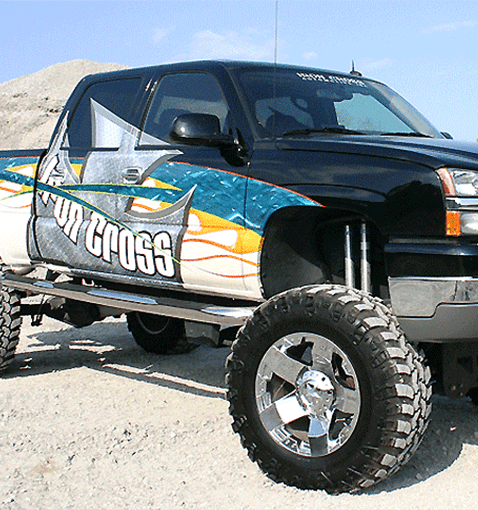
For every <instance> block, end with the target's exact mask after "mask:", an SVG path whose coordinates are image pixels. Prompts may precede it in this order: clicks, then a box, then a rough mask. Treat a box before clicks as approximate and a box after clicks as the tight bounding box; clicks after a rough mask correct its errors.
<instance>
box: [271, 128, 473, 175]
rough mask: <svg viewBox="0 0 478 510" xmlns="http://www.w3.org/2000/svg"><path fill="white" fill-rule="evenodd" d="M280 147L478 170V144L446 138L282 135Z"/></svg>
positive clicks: (437, 166)
mask: <svg viewBox="0 0 478 510" xmlns="http://www.w3.org/2000/svg"><path fill="white" fill-rule="evenodd" d="M278 147H279V148H280V149H282V150H288V151H319V152H332V153H333V152H336V153H341V154H344V153H347V154H355V155H361V156H375V157H383V158H389V159H397V160H402V161H408V162H411V163H417V164H420V165H425V166H428V167H430V168H433V169H437V168H440V167H442V166H450V167H458V168H469V169H477V170H478V143H473V142H458V141H455V140H448V139H444V138H443V139H442V138H405V137H391V136H387V137H384V136H350V135H346V136H344V135H341V136H335V135H334V136H327V137H325V136H313V135H310V136H308V137H307V138H306V137H304V136H298V137H293V138H292V137H291V138H282V139H280V140H278Z"/></svg>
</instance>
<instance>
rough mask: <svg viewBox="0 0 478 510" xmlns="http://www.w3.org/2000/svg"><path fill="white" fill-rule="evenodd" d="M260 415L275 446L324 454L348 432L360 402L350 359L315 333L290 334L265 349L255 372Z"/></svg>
mask: <svg viewBox="0 0 478 510" xmlns="http://www.w3.org/2000/svg"><path fill="white" fill-rule="evenodd" d="M255 400H256V405H257V410H258V413H259V417H260V420H261V422H262V424H263V426H264V428H265V430H266V431H267V433H268V434H269V435H270V437H271V438H272V439H273V440H274V441H275V442H276V443H278V444H279V445H280V446H282V447H283V448H285V449H286V450H289V451H291V452H293V453H296V454H298V455H302V456H305V457H323V456H325V455H328V454H330V453H332V452H334V451H336V450H337V449H339V448H340V447H341V446H342V445H344V444H345V443H346V442H347V441H348V440H349V439H350V437H351V435H352V434H353V431H354V430H355V427H356V425H357V422H358V418H359V414H360V406H361V397H360V386H359V381H358V377H357V374H356V372H355V369H354V367H353V365H352V362H351V360H350V359H349V357H348V356H347V355H346V354H345V352H344V351H343V350H342V349H340V348H339V347H338V346H337V345H336V344H335V343H333V342H332V341H330V340H329V339H328V338H326V337H324V336H321V335H317V334H315V333H294V334H291V335H287V336H284V337H282V338H281V339H279V340H278V341H276V342H275V343H274V344H273V345H272V346H271V347H269V349H268V350H267V351H266V353H265V355H264V357H263V358H262V360H261V362H260V364H259V367H258V370H257V375H256V382H255Z"/></svg>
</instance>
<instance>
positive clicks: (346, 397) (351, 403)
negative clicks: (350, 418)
mask: <svg viewBox="0 0 478 510" xmlns="http://www.w3.org/2000/svg"><path fill="white" fill-rule="evenodd" d="M335 407H336V409H338V410H339V411H342V412H343V413H346V414H358V412H359V411H360V392H359V391H357V390H354V389H351V388H346V387H345V386H339V387H338V388H337V400H336V405H335Z"/></svg>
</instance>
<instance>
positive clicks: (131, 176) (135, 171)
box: [121, 168, 141, 184]
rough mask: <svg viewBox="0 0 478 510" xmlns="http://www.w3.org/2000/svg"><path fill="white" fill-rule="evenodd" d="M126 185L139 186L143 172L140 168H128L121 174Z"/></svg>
mask: <svg viewBox="0 0 478 510" xmlns="http://www.w3.org/2000/svg"><path fill="white" fill-rule="evenodd" d="M121 176H122V177H123V183H124V184H137V183H138V181H139V178H140V177H141V171H140V169H139V168H126V170H123V171H122V172H121Z"/></svg>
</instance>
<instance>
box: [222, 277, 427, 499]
mask: <svg viewBox="0 0 478 510" xmlns="http://www.w3.org/2000/svg"><path fill="white" fill-rule="evenodd" d="M226 370H227V374H226V382H227V385H228V400H229V403H230V407H229V410H230V413H231V415H232V418H233V429H234V431H235V432H237V433H238V434H239V435H240V437H241V442H242V444H243V446H244V447H245V448H246V449H247V451H248V453H249V456H250V458H251V459H252V460H253V461H255V462H257V463H258V465H259V466H260V468H261V469H262V470H263V471H264V472H265V473H266V474H267V475H268V476H269V477H270V478H272V479H273V480H275V481H277V482H284V483H286V484H288V485H294V486H297V487H300V488H310V489H325V490H326V491H327V492H329V493H340V492H357V491H360V490H361V489H363V488H366V487H370V486H372V485H373V484H375V483H377V482H379V481H380V480H382V479H384V478H385V477H386V476H388V475H389V474H391V473H393V472H395V471H397V470H398V468H399V467H400V466H401V465H403V464H404V463H405V462H407V460H408V459H409V457H410V456H411V455H412V454H413V452H414V451H415V450H416V449H417V447H418V445H419V444H420V441H421V438H422V435H423V433H424V432H425V429H426V427H427V424H428V418H429V414H430V397H431V386H430V371H429V369H428V368H427V367H425V366H424V365H423V360H422V358H421V356H420V355H419V354H418V353H417V352H416V350H415V349H414V348H413V346H412V345H410V344H409V343H408V342H407V341H406V339H405V337H404V335H403V333H402V332H401V330H400V328H399V325H398V322H397V320H396V318H395V317H394V316H393V315H392V313H391V312H390V310H389V309H388V308H387V307H386V306H385V305H383V304H382V302H381V301H380V300H378V299H376V298H373V297H371V296H370V295H368V294H366V293H363V292H360V291H357V290H354V289H350V288H346V287H343V286H333V285H321V286H308V287H302V288H299V289H293V290H290V291H287V292H284V293H281V294H279V295H277V296H275V297H273V298H271V299H270V300H269V301H268V302H267V303H264V304H263V305H261V306H260V307H259V308H258V309H257V310H256V312H255V313H254V315H253V316H252V317H251V318H250V319H249V320H248V321H247V322H246V324H245V325H244V326H243V327H242V328H241V330H240V331H239V333H238V336H237V339H236V341H235V342H234V344H233V346H232V353H231V354H230V356H229V358H228V360H227V365H226Z"/></svg>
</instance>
